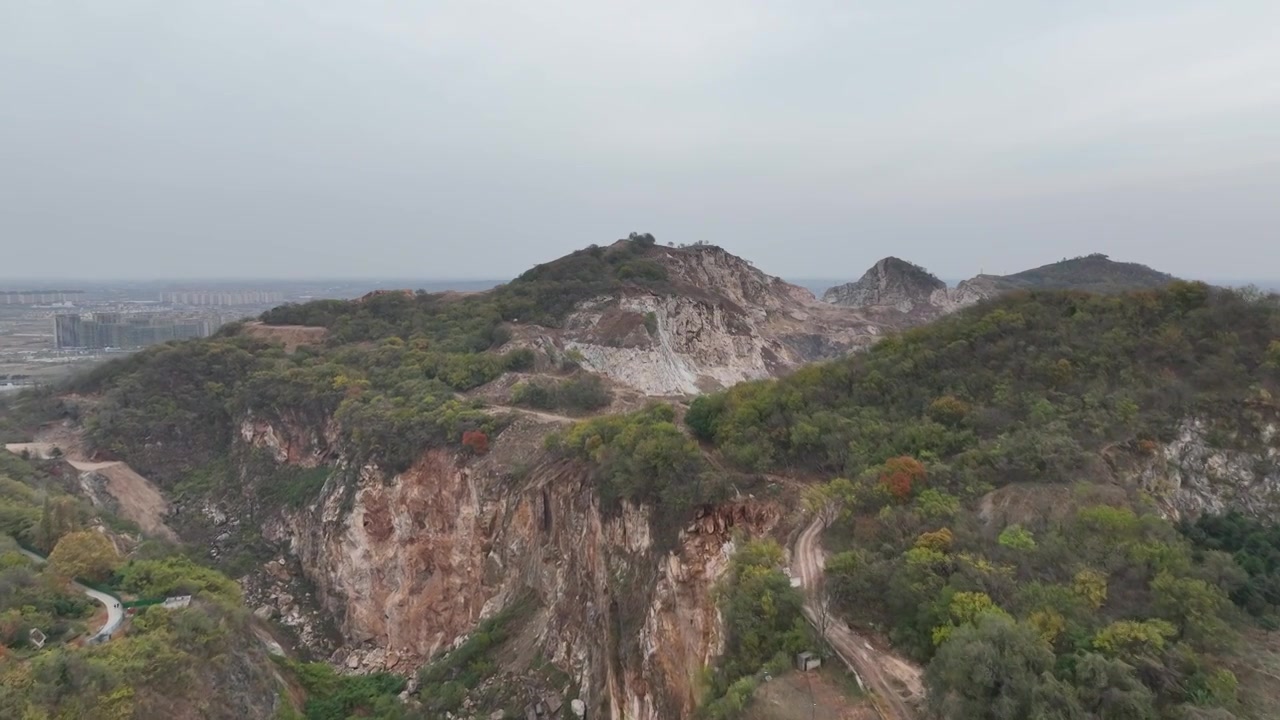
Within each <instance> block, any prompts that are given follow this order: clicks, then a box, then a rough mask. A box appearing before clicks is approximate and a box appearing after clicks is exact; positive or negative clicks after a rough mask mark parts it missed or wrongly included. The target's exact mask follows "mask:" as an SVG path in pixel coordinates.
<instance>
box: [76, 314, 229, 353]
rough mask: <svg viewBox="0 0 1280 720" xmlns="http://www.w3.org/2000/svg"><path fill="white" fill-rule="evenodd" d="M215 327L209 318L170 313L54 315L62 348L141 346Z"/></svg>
mask: <svg viewBox="0 0 1280 720" xmlns="http://www.w3.org/2000/svg"><path fill="white" fill-rule="evenodd" d="M215 329H216V325H215V324H214V323H212V322H210V321H209V320H206V319H200V318H189V317H180V316H177V315H173V314H170V313H118V312H99V313H93V314H91V315H79V314H59V315H55V316H54V318H53V334H54V341H55V343H56V346H57V348H58V349H59V350H63V349H70V348H84V349H90V350H102V349H105V348H124V349H131V348H140V347H146V346H148V345H155V344H156V343H162V342H166V341H168V340H186V339H189V338H201V337H208V336H209V335H211V334H212V333H213V331H214V330H215Z"/></svg>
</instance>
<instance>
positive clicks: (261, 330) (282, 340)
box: [244, 322, 329, 352]
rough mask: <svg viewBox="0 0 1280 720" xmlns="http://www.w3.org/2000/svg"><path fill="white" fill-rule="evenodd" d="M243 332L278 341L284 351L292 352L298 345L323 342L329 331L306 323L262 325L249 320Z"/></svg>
mask: <svg viewBox="0 0 1280 720" xmlns="http://www.w3.org/2000/svg"><path fill="white" fill-rule="evenodd" d="M244 333H245V334H246V335H248V336H249V337H253V338H257V339H259V340H264V341H266V342H269V343H279V344H281V345H284V351H285V352H293V351H294V350H297V349H298V346H299V345H319V344H320V343H322V342H324V339H325V336H326V335H328V333H329V331H328V330H326V329H325V328H322V327H309V326H307V325H263V324H262V323H260V322H251V323H247V324H246V325H245V326H244Z"/></svg>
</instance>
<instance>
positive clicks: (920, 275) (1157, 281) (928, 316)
mask: <svg viewBox="0 0 1280 720" xmlns="http://www.w3.org/2000/svg"><path fill="white" fill-rule="evenodd" d="M1173 280H1174V277H1173V276H1172V275H1167V274H1165V273H1162V272H1158V271H1156V270H1152V269H1151V268H1149V267H1147V266H1145V265H1138V264H1136V263H1123V262H1116V261H1114V260H1112V259H1110V258H1108V257H1107V256H1106V255H1101V254H1094V255H1086V256H1084V257H1078V258H1072V259H1069V260H1062V261H1060V262H1056V263H1051V264H1049V265H1044V266H1041V267H1038V268H1032V269H1031V270H1024V271H1023V272H1020V273H1015V274H1013V275H978V276H976V277H973V278H970V279H969V280H965V281H962V282H961V283H960V284H959V285H957V286H956V287H954V288H948V287H947V285H946V283H944V282H942V281H941V280H939V279H938V278H936V277H934V276H933V275H932V274H931V273H929V272H928V271H927V270H925V269H924V268H922V267H920V266H919V265H915V264H914V263H910V262H907V261H905V260H899V259H898V258H896V257H887V258H884V259H883V260H880V261H879V262H877V263H876V264H875V265H873V266H871V269H870V270H868V271H867V272H866V273H865V274H864V275H863V276H862V278H860V279H859V280H858V281H857V282H852V283H847V284H845V285H837V286H836V287H833V288H831V289H829V290H827V291H826V292H825V293H823V294H822V300H823V301H824V302H828V303H831V304H834V305H840V306H843V307H850V308H860V309H862V310H868V311H870V310H873V309H875V310H880V311H881V312H884V311H892V313H893V314H896V315H897V316H898V317H897V318H894V317H893V315H889V316H883V317H878V318H877V319H879V320H882V321H884V322H887V323H889V324H893V325H898V326H906V325H918V324H920V323H923V322H928V321H930V320H933V319H935V318H937V317H939V316H941V315H945V314H947V313H950V312H955V311H956V310H959V309H960V308H963V307H968V306H969V305H973V304H974V303H977V302H979V301H981V300H985V299H986V298H989V297H994V296H995V295H998V294H1000V293H1003V292H1009V291H1011V290H1083V291H1087V292H1099V293H1107V292H1118V291H1123V290H1134V289H1140V288H1155V287H1162V286H1164V285H1167V284H1168V283H1169V282H1171V281H1173Z"/></svg>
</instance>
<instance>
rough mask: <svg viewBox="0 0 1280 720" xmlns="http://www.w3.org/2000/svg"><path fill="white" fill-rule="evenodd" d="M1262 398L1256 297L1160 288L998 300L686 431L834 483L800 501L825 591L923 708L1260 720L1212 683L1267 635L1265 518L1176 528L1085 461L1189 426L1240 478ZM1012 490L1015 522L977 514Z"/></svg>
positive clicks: (1267, 307) (1271, 578) (1235, 689)
mask: <svg viewBox="0 0 1280 720" xmlns="http://www.w3.org/2000/svg"><path fill="white" fill-rule="evenodd" d="M1277 391H1280V306H1278V305H1277V302H1276V299H1275V298H1263V297H1254V296H1250V295H1249V294H1247V293H1246V294H1242V293H1235V292H1228V291H1221V290H1214V289H1210V288H1208V287H1206V286H1204V285H1201V284H1193V283H1176V284H1174V285H1172V286H1170V287H1169V288H1167V289H1163V290H1155V291H1143V292H1138V293H1133V294H1127V295H1120V296H1092V295H1085V294H1081V293H1075V292H1033V293H1028V292H1022V293H1016V294H1013V295H1009V296H1006V297H1003V298H1001V299H998V300H996V301H993V302H989V303H986V304H983V305H980V306H977V307H975V308H971V309H969V310H966V311H963V312H961V313H960V314H958V315H955V316H952V317H949V318H946V319H943V320H941V321H938V322H936V323H935V324H933V325H930V326H927V327H924V328H920V329H917V330H912V331H909V332H906V333H903V334H902V335H899V336H896V337H892V338H889V339H886V340H885V341H884V342H882V343H880V344H879V345H877V346H876V347H875V348H873V349H872V350H871V351H870V352H867V353H864V354H861V355H857V356H853V357H850V358H848V359H845V360H841V361H837V362H833V363H827V364H823V365H815V366H812V367H808V368H804V369H802V370H800V371H799V372H797V373H795V374H794V375H793V376H791V377H788V378H786V379H783V380H779V381H772V382H762V383H752V384H744V385H740V386H738V387H735V388H732V389H731V390H729V391H727V392H725V393H722V394H719V395H713V396H707V397H702V398H698V399H697V400H695V401H694V403H693V405H692V407H691V409H690V411H689V413H688V415H687V417H686V422H687V423H688V425H689V427H690V428H691V429H692V430H693V432H694V433H695V434H696V435H697V436H699V437H701V438H703V439H704V440H707V441H709V442H711V443H712V444H714V446H715V447H716V448H717V449H718V450H719V451H720V452H722V453H723V455H724V456H725V458H727V459H728V460H729V461H731V462H732V463H735V464H737V465H739V466H740V467H743V468H750V469H755V470H770V471H774V472H783V473H787V472H790V473H798V474H802V475H805V476H812V475H814V474H818V475H819V476H824V477H826V478H833V479H831V480H830V481H829V482H826V483H824V484H821V485H817V486H814V487H813V488H812V489H811V490H810V493H809V496H808V497H807V502H808V504H809V506H810V507H811V508H813V509H814V510H815V511H818V512H821V513H823V514H824V515H825V516H826V517H828V518H829V519H830V528H829V531H828V536H827V537H828V542H829V543H831V544H835V545H837V546H840V547H843V548H845V549H844V551H843V552H841V553H839V554H837V555H835V556H833V557H831V558H830V559H829V560H828V562H827V583H828V586H827V592H828V594H829V596H830V597H831V599H832V601H833V603H834V604H835V606H836V607H837V608H838V609H839V610H840V611H841V612H842V613H844V614H846V615H847V616H848V617H849V618H850V619H852V620H853V621H855V622H856V623H858V624H860V625H862V626H864V627H873V628H882V629H884V630H885V631H886V632H887V633H888V635H889V636H890V638H891V639H892V640H893V642H894V644H895V645H896V646H897V647H898V648H900V649H901V650H903V651H905V652H907V653H909V654H910V655H912V656H914V657H915V658H917V659H918V660H920V661H922V662H927V663H928V669H927V673H926V682H927V686H928V690H929V706H930V707H929V710H930V712H931V713H933V714H934V715H935V716H936V717H939V718H950V719H958V720H970V719H979V718H1002V719H1007V720H1014V719H1017V718H1029V717H1035V718H1064V719H1065V718H1094V717H1096V718H1157V717H1160V718H1209V717H1213V718H1230V717H1255V718H1265V717H1274V716H1275V714H1276V711H1277V705H1276V704H1275V700H1274V699H1273V698H1269V697H1268V696H1267V695H1266V694H1265V693H1264V692H1261V691H1259V690H1258V689H1257V688H1255V687H1253V686H1252V685H1250V686H1248V687H1246V686H1243V685H1242V683H1241V679H1240V678H1239V677H1238V676H1237V675H1236V674H1235V673H1234V672H1233V670H1234V671H1242V672H1243V670H1241V668H1245V669H1246V670H1247V668H1249V666H1250V663H1251V662H1252V660H1251V653H1252V652H1253V651H1254V648H1253V647H1252V646H1250V645H1248V644H1246V643H1243V642H1242V641H1241V640H1240V638H1241V637H1242V633H1244V634H1246V635H1251V634H1252V632H1253V631H1251V630H1250V628H1251V627H1255V626H1257V625H1258V624H1261V625H1262V626H1264V627H1275V625H1276V624H1277V611H1278V610H1280V608H1278V607H1277V604H1278V603H1280V594H1278V593H1277V592H1276V591H1275V588H1276V587H1277V585H1276V584H1275V583H1276V581H1277V576H1276V568H1277V562H1276V560H1275V552H1276V551H1275V549H1274V548H1275V545H1274V538H1275V532H1274V530H1271V529H1269V528H1270V527H1271V526H1270V525H1269V523H1270V522H1272V521H1271V519H1270V518H1260V519H1255V520H1249V521H1246V520H1245V519H1243V518H1241V517H1240V516H1232V518H1234V519H1232V518H1228V519H1226V520H1223V521H1216V520H1214V519H1212V518H1203V519H1202V520H1201V521H1200V522H1198V523H1196V524H1189V525H1187V526H1186V527H1184V528H1182V529H1183V531H1184V532H1179V528H1178V527H1177V526H1175V525H1173V524H1171V523H1170V522H1169V521H1167V520H1166V519H1164V518H1162V517H1161V516H1160V514H1159V513H1157V512H1156V510H1155V505H1154V504H1153V503H1152V502H1151V500H1150V498H1149V497H1148V496H1147V495H1145V494H1144V493H1143V492H1141V491H1140V489H1139V488H1138V487H1136V486H1134V485H1127V486H1126V485H1125V482H1126V478H1123V477H1120V476H1117V475H1114V474H1113V471H1112V469H1111V468H1110V467H1109V465H1108V463H1107V462H1105V461H1104V453H1105V452H1106V451H1113V452H1115V451H1120V450H1123V451H1124V452H1132V453H1135V454H1137V455H1141V454H1143V453H1155V452H1157V451H1158V449H1159V448H1161V447H1163V443H1166V442H1168V441H1170V440H1172V439H1173V438H1174V436H1175V434H1176V433H1177V430H1178V428H1179V426H1180V424H1181V423H1182V422H1183V421H1184V420H1185V419H1186V418H1188V417H1198V418H1202V419H1205V420H1206V422H1209V423H1211V424H1212V425H1213V427H1214V428H1215V432H1216V435H1215V436H1214V437H1216V438H1218V441H1219V442H1221V443H1224V444H1229V445H1233V446H1238V447H1246V448H1250V449H1252V450H1253V451H1254V452H1255V456H1256V457H1257V458H1258V462H1259V463H1261V464H1260V465H1259V466H1258V468H1257V472H1258V473H1259V476H1260V477H1261V476H1262V475H1264V474H1266V473H1269V472H1271V469H1270V466H1269V465H1268V463H1271V462H1273V460H1269V459H1268V458H1274V457H1275V455H1276V452H1275V448H1274V447H1271V444H1273V443H1274V442H1275V438H1274V432H1272V434H1271V435H1270V436H1269V435H1268V434H1267V431H1265V430H1264V431H1263V432H1262V433H1260V434H1259V433H1254V434H1250V433H1249V432H1248V429H1249V428H1256V427H1258V426H1259V425H1261V426H1263V427H1267V426H1268V423H1271V425H1269V426H1270V427H1273V428H1274V422H1275V419H1276V417H1277V410H1280V406H1277V404H1276V402H1275V401H1274V399H1273V398H1274V397H1275V393H1276V392H1277ZM1055 488H1063V489H1064V492H1060V491H1058V490H1055ZM1015 496H1016V497H1019V498H1021V501H1022V504H1023V507H1022V510H1021V512H1020V513H1019V515H1020V517H1013V518H1011V517H1009V516H1007V515H1002V514H999V513H994V512H992V511H990V509H989V508H990V507H991V506H992V505H995V504H997V502H998V501H1000V500H1001V499H1003V498H1007V497H1015ZM1188 536H1189V538H1190V539H1188ZM1233 658H1234V659H1233ZM1271 692H1272V693H1274V690H1272V691H1271Z"/></svg>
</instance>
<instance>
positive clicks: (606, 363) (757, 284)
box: [516, 245, 885, 395]
mask: <svg viewBox="0 0 1280 720" xmlns="http://www.w3.org/2000/svg"><path fill="white" fill-rule="evenodd" d="M650 257H651V258H652V259H654V260H655V261H657V262H658V263H660V264H661V265H662V266H663V267H664V268H665V269H666V271H667V273H668V277H669V286H668V287H667V288H666V289H665V290H662V291H657V290H653V289H648V288H640V287H630V288H626V289H624V290H623V291H621V292H620V293H618V294H614V295H606V296H601V297H596V298H592V299H590V300H587V301H585V302H583V303H580V304H579V306H578V307H577V308H576V310H575V311H574V312H573V313H571V314H570V316H569V318H568V319H567V321H566V322H565V326H564V328H563V329H556V330H550V329H547V328H538V327H524V328H518V331H519V335H518V337H517V341H516V342H517V344H519V343H525V344H527V345H529V346H532V347H536V348H538V349H541V350H543V351H549V352H552V353H562V354H565V355H567V356H570V357H572V358H574V359H575V360H576V361H577V362H578V364H580V365H582V366H583V367H584V368H586V369H588V370H590V371H592V372H597V373H600V374H603V375H606V376H608V377H609V378H610V379H611V380H613V381H615V382H618V383H621V384H623V385H626V386H629V387H632V388H634V389H636V390H639V391H640V392H642V393H645V394H647V395H689V394H696V393H700V392H708V391H712V390H719V389H722V388H725V387H728V386H730V385H733V384H735V383H738V382H742V381H744V380H758V379H761V378H767V377H774V376H777V375H780V374H783V373H786V372H789V371H791V370H793V369H795V368H796V367H799V366H800V365H802V364H804V363H806V362H811V361H813V360H819V359H825V358H832V357H838V356H839V355H842V354H844V353H847V352H849V351H851V350H856V349H859V348H864V347H866V346H868V345H870V344H871V343H873V342H875V340H877V339H878V338H879V337H880V335H881V334H882V332H883V331H884V329H885V328H884V327H883V325H882V324H881V323H879V322H877V321H874V320H870V319H868V318H866V317H864V316H863V315H861V314H859V313H857V312H853V311H849V310H847V309H845V308H839V307H835V306H832V305H830V304H825V303H821V302H818V301H817V300H816V299H815V298H814V297H813V294H812V293H810V292H809V291H808V290H805V289H804V288H801V287H798V286H795V285H792V284H790V283H787V282H784V281H782V280H780V279H779V278H776V277H772V276H769V275H766V274H765V273H763V272H761V271H759V270H757V269H756V268H754V267H752V266H751V264H750V263H748V262H747V261H745V260H743V259H742V258H739V257H736V256H734V255H732V254H730V253H728V252H726V251H724V250H723V249H721V248H718V247H715V246H711V245H703V246H695V247H686V248H662V247H655V248H653V249H651V251H650Z"/></svg>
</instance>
